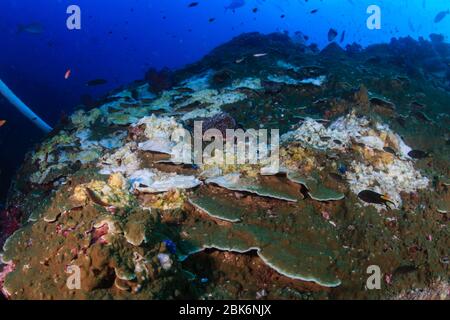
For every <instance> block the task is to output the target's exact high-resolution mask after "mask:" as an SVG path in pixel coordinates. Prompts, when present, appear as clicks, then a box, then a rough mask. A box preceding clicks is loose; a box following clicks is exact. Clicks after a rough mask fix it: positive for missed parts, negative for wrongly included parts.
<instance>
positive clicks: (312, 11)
mask: <svg viewBox="0 0 450 320" xmlns="http://www.w3.org/2000/svg"><path fill="white" fill-rule="evenodd" d="M317 11H319V9H314V10H311V12H310V13H311V14H315V13H317Z"/></svg>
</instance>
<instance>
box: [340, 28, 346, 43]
mask: <svg viewBox="0 0 450 320" xmlns="http://www.w3.org/2000/svg"><path fill="white" fill-rule="evenodd" d="M344 40H345V30H344V31H342V34H341V40H340V43H342V42H344Z"/></svg>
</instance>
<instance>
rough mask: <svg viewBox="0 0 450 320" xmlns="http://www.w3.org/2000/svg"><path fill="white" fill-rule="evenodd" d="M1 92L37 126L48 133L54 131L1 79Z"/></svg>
mask: <svg viewBox="0 0 450 320" xmlns="http://www.w3.org/2000/svg"><path fill="white" fill-rule="evenodd" d="M0 93H1V94H3V95H4V96H5V98H6V99H7V100H8V101H9V102H10V103H11V104H12V105H13V106H15V107H16V108H17V109H18V110H19V111H20V112H21V113H22V114H23V115H24V116H25V117H27V118H28V119H30V120H31V122H33V123H34V124H35V125H36V126H38V127H39V128H40V129H41V130H43V131H44V132H46V133H49V132H50V131H52V130H53V129H52V127H50V126H49V125H48V124H47V123H45V121H44V120H42V119H41V118H39V116H38V115H37V114H35V113H34V112H33V111H32V110H31V109H30V108H28V107H27V106H26V104H25V103H23V102H22V100H20V99H19V98H18V97H17V96H16V95H15V94H14V93H13V92H12V91H11V90H10V89H9V88H8V86H7V85H6V84H5V83H4V82H3V81H2V80H1V79H0Z"/></svg>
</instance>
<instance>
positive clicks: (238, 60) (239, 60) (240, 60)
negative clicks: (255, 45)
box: [235, 58, 245, 64]
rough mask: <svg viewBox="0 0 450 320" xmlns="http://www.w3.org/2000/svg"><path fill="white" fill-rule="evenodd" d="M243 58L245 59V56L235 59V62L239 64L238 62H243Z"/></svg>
mask: <svg viewBox="0 0 450 320" xmlns="http://www.w3.org/2000/svg"><path fill="white" fill-rule="evenodd" d="M244 60H245V58H241V59H237V60H236V61H235V62H236V63H237V64H239V63H241V62H244Z"/></svg>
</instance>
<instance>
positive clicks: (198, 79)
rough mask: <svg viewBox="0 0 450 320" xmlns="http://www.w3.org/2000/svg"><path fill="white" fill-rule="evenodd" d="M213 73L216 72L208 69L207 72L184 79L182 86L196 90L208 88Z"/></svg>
mask: <svg viewBox="0 0 450 320" xmlns="http://www.w3.org/2000/svg"><path fill="white" fill-rule="evenodd" d="M213 73H214V71H213V70H208V71H207V72H205V73H203V74H201V75H198V76H194V77H191V78H188V79H186V80H184V81H183V82H181V86H180V87H181V88H183V87H184V88H189V89H192V90H194V91H201V90H205V89H208V88H209V83H210V80H211V77H212V75H213Z"/></svg>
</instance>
